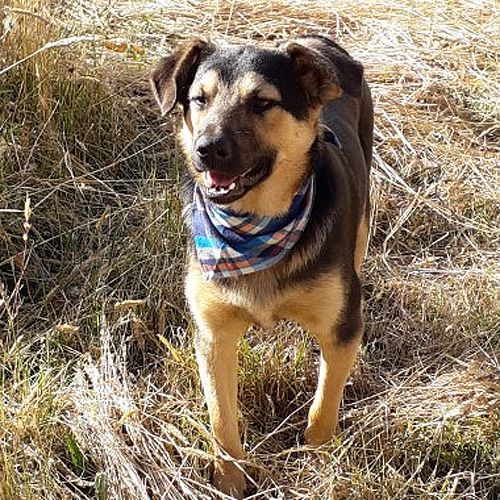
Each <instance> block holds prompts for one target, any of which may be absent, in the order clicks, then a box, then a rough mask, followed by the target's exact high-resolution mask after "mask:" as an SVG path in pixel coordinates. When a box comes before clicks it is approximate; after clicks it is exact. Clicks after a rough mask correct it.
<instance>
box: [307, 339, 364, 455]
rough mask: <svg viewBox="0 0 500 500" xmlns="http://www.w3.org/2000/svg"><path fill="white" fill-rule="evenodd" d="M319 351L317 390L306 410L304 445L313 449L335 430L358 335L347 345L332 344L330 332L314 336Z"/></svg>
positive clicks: (356, 348) (353, 359) (336, 429)
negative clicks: (307, 411)
mask: <svg viewBox="0 0 500 500" xmlns="http://www.w3.org/2000/svg"><path fill="white" fill-rule="evenodd" d="M317 338H318V342H319V345H320V348H321V360H320V368H319V376H318V387H317V389H316V393H315V395H314V401H313V404H312V405H311V408H310V410H309V417H308V424H307V429H306V432H305V437H306V442H307V443H308V444H310V445H313V446H317V445H320V444H323V443H326V442H327V441H329V440H330V439H331V438H332V437H333V436H334V435H335V434H336V433H337V431H338V415H339V408H340V402H341V400H342V394H343V391H344V386H345V383H346V381H347V377H348V376H349V373H350V372H351V369H352V366H353V364H354V361H355V360H356V355H357V351H358V346H359V343H360V340H361V332H360V335H359V336H358V337H356V339H355V340H353V341H352V342H350V343H348V344H339V343H336V342H334V341H332V332H331V331H330V332H322V334H320V335H317Z"/></svg>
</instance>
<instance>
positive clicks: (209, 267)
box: [192, 173, 316, 280]
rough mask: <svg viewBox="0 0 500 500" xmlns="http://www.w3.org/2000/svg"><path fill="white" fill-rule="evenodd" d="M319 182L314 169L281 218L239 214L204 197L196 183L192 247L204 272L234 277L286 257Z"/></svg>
mask: <svg viewBox="0 0 500 500" xmlns="http://www.w3.org/2000/svg"><path fill="white" fill-rule="evenodd" d="M315 182H316V181H315V176H314V173H313V174H312V175H311V176H309V177H308V178H307V179H306V181H305V182H304V183H303V184H302V186H301V187H300V188H299V190H298V191H297V193H296V194H295V196H294V198H293V200H292V204H291V206H290V209H289V211H288V212H287V213H286V214H285V215H282V216H279V217H267V216H264V217H261V216H257V215H254V214H238V213H235V212H233V211H231V210H228V209H226V208H224V207H221V206H219V205H216V204H214V203H210V202H209V201H207V200H205V198H204V197H203V195H202V193H201V190H200V188H199V187H198V186H196V187H195V189H194V198H193V207H192V210H193V219H192V221H193V233H194V246H195V251H196V256H197V257H198V260H199V262H200V265H201V268H202V270H203V274H204V275H205V277H206V278H207V279H209V280H211V279H217V278H233V277H237V276H241V275H242V274H250V273H254V272H256V271H261V270H262V269H267V268H268V267H271V266H272V265H274V264H276V263H277V262H278V261H280V260H281V259H283V257H285V256H286V255H287V254H288V253H289V252H290V250H291V249H292V248H293V246H294V245H295V243H297V241H298V239H299V238H300V235H301V234H302V232H303V230H304V229H305V227H306V225H307V222H308V220H309V216H310V215H311V211H312V206H313V202H314V194H315Z"/></svg>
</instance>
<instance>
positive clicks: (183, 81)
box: [149, 39, 213, 115]
mask: <svg viewBox="0 0 500 500" xmlns="http://www.w3.org/2000/svg"><path fill="white" fill-rule="evenodd" d="M211 50H213V46H212V45H211V44H209V43H207V42H205V41H204V40H199V39H197V40H193V41H192V42H190V43H189V44H188V45H186V46H184V47H183V48H181V49H179V50H177V51H176V52H174V53H173V54H172V55H170V56H166V57H162V58H161V59H160V60H159V61H158V64H157V65H156V67H155V69H154V70H153V71H152V72H151V75H150V77H149V82H150V83H151V88H152V90H153V94H154V96H155V99H156V102H157V103H158V105H159V106H160V110H161V113H162V115H166V114H167V113H170V111H172V109H174V107H175V105H176V104H177V103H178V102H185V101H186V99H187V95H188V91H189V87H190V85H191V83H192V82H193V79H194V75H195V73H196V70H197V68H198V65H199V63H200V62H201V60H202V58H203V57H205V56H206V55H208V53H210V51H211Z"/></svg>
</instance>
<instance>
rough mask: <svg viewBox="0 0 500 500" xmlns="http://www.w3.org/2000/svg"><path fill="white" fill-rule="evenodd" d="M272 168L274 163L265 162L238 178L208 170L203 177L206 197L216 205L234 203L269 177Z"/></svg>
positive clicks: (237, 176)
mask: <svg viewBox="0 0 500 500" xmlns="http://www.w3.org/2000/svg"><path fill="white" fill-rule="evenodd" d="M271 166H272V161H271V160H265V161H263V162H261V163H260V164H259V165H258V166H256V167H254V168H250V169H248V170H246V171H245V172H244V173H243V174H241V175H236V176H232V175H228V174H225V173H222V172H219V171H217V170H207V171H205V172H204V173H203V177H202V179H203V188H204V192H205V196H206V197H207V198H208V199H209V200H210V201H213V202H214V203H221V204H227V203H232V202H233V201H236V200H238V199H239V198H241V197H242V196H243V195H245V194H246V193H247V192H248V191H250V189H252V188H253V187H254V186H256V185H257V184H259V183H260V182H262V181H263V180H264V179H265V178H266V177H268V176H269V174H270V173H271Z"/></svg>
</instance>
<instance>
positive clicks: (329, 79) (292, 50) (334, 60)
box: [282, 37, 363, 104]
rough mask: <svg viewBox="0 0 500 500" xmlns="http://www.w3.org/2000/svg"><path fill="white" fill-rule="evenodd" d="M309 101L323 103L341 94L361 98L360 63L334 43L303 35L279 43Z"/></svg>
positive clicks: (361, 73)
mask: <svg viewBox="0 0 500 500" xmlns="http://www.w3.org/2000/svg"><path fill="white" fill-rule="evenodd" d="M282 48H283V49H284V50H285V51H286V52H287V53H288V55H289V56H290V58H291V59H292V64H293V67H294V70H295V72H296V74H297V75H298V77H299V79H300V81H301V83H302V85H303V87H304V89H305V90H306V92H307V94H308V95H309V97H310V99H311V101H312V102H316V103H319V104H325V103H326V102H328V101H330V100H332V99H335V98H336V97H339V96H340V95H342V92H345V93H346V94H349V95H350V96H352V97H361V88H362V83H363V66H362V65H361V64H360V63H359V62H357V61H355V60H354V59H353V58H352V57H351V56H349V54H347V52H345V51H344V50H343V49H341V48H340V47H339V46H338V45H336V44H335V43H334V42H332V41H330V40H328V39H326V38H323V37H310V38H303V39H299V40H297V41H292V42H288V43H286V44H285V45H283V46H282Z"/></svg>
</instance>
